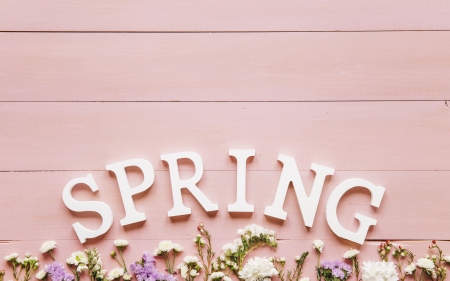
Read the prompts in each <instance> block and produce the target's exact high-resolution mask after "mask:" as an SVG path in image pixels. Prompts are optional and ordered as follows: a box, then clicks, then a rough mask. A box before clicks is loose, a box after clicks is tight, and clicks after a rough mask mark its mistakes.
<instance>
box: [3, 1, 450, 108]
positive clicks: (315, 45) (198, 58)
mask: <svg viewBox="0 0 450 281" xmlns="http://www.w3.org/2000/svg"><path fill="white" fill-rule="evenodd" d="M11 3H16V2H11ZM3 5H5V3H3ZM127 5H128V3H127ZM0 10H2V9H0ZM2 11H4V10H2ZM0 18H1V16H0ZM22 18H23V17H22ZM434 20H435V19H434V18H433V21H434ZM0 61H1V62H2V63H1V64H0V73H1V75H0V85H2V86H1V87H0V101H342V100H446V99H448V92H449V90H450V80H449V79H448V77H449V75H450V70H449V69H450V68H449V67H448V66H449V64H450V33H449V32H401V33H397V32H369V33H368V32H359V33H358V32H356V33H214V34H203V33H200V34H198V33H195V34H173V33H169V34H167V33H157V34H123V33H118V34H105V33H101V34H98V33H94V34H91V33H90V34H83V33H69V34H67V33H62V34H61V33H45V34H42V33H1V34H0Z"/></svg>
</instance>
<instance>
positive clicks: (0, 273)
mask: <svg viewBox="0 0 450 281" xmlns="http://www.w3.org/2000/svg"><path fill="white" fill-rule="evenodd" d="M3 276H5V271H4V270H3V269H2V270H0V281H3Z"/></svg>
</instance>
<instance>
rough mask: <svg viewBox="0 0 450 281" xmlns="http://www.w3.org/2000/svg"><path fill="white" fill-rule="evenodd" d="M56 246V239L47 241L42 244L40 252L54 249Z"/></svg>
mask: <svg viewBox="0 0 450 281" xmlns="http://www.w3.org/2000/svg"><path fill="white" fill-rule="evenodd" d="M55 248H56V242H55V241H46V242H44V243H43V244H42V246H41V248H40V249H39V252H41V253H47V252H48V251H50V250H53V249H55Z"/></svg>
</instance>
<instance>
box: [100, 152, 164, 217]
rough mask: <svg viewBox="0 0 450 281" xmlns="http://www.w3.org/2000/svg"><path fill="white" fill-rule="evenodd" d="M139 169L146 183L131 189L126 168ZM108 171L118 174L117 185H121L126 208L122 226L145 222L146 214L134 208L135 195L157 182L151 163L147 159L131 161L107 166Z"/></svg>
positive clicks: (121, 193)
mask: <svg viewBox="0 0 450 281" xmlns="http://www.w3.org/2000/svg"><path fill="white" fill-rule="evenodd" d="M127 167H137V168H139V169H140V170H141V171H142V174H143V175H144V181H143V182H142V183H141V184H140V185H139V186H137V187H134V188H131V186H130V183H129V182H128V177H127V172H126V171H125V168H127ZM106 170H108V171H112V172H114V174H116V178H117V183H118V184H119V189H120V195H121V196H122V202H123V206H124V207H125V213H126V215H125V217H124V218H123V219H121V220H120V225H122V226H124V225H128V224H132V223H136V222H140V221H145V220H146V219H147V218H146V216H145V213H138V211H136V207H135V206H134V201H133V195H135V194H138V193H141V192H143V191H145V190H147V189H149V188H150V186H152V185H153V182H154V180H155V171H154V170H153V166H152V164H151V163H150V162H148V161H147V160H145V159H130V160H126V161H122V162H118V163H114V164H111V165H108V166H106Z"/></svg>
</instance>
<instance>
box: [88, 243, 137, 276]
mask: <svg viewBox="0 0 450 281" xmlns="http://www.w3.org/2000/svg"><path fill="white" fill-rule="evenodd" d="M84 252H85V253H86V255H87V257H88V264H87V267H88V272H89V277H90V279H91V281H103V280H104V279H105V274H106V270H105V269H103V261H102V257H101V256H100V254H99V253H98V250H97V248H93V249H92V250H89V249H88V250H84ZM128 280H129V279H128Z"/></svg>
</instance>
